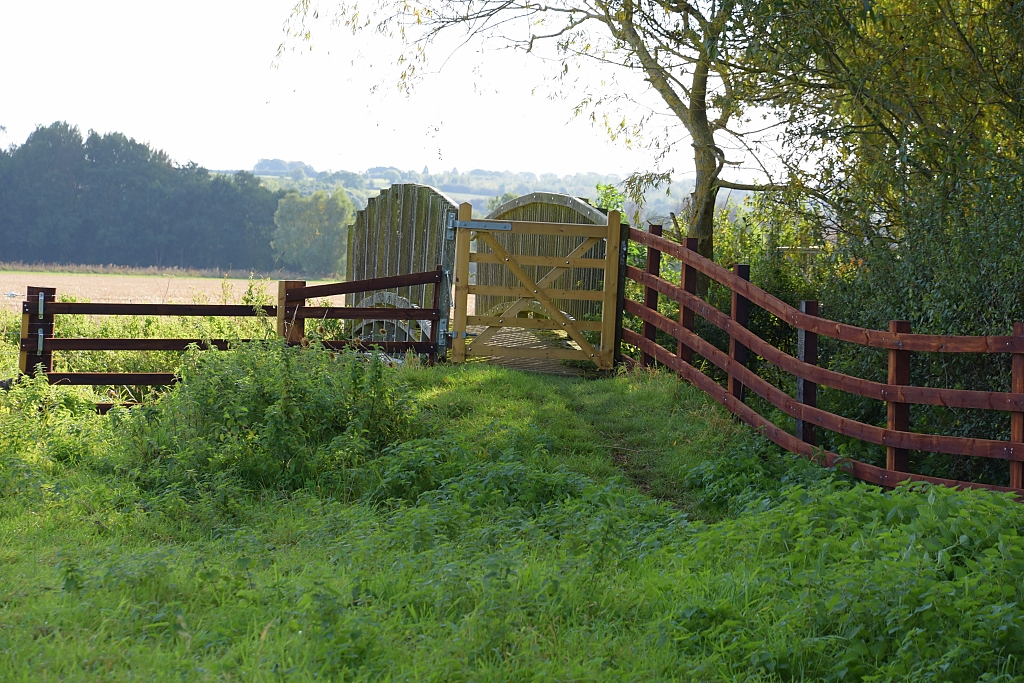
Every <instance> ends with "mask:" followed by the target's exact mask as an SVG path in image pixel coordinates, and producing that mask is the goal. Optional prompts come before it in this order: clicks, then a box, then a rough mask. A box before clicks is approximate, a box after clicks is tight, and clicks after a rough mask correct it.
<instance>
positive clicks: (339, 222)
mask: <svg viewBox="0 0 1024 683" xmlns="http://www.w3.org/2000/svg"><path fill="white" fill-rule="evenodd" d="M354 220H355V210H354V209H353V207H352V201H351V200H350V199H349V198H348V195H347V194H345V193H344V192H339V191H335V192H334V193H333V194H330V195H329V194H327V192H324V191H323V190H320V191H318V192H314V193H313V194H312V195H310V196H308V197H301V196H299V194H298V193H295V192H289V193H288V194H286V195H285V196H284V197H282V198H281V201H279V202H278V204H277V211H276V212H275V213H274V224H275V225H276V226H277V229H276V230H274V233H273V235H271V237H272V238H273V241H272V242H271V243H270V246H271V247H273V248H274V249H275V250H276V251H278V252H280V254H281V259H282V260H283V261H284V262H285V263H286V264H288V265H290V266H292V267H293V268H295V269H297V270H302V271H304V272H307V273H314V274H317V275H331V274H334V273H344V272H345V268H344V263H345V256H346V253H345V247H346V244H347V235H348V226H350V225H351V224H352V222H353V221H354Z"/></svg>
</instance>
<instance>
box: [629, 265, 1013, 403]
mask: <svg viewBox="0 0 1024 683" xmlns="http://www.w3.org/2000/svg"><path fill="white" fill-rule="evenodd" d="M626 276H627V277H628V278H629V279H631V280H634V281H635V282H638V283H640V284H642V285H644V286H645V287H650V288H651V289H654V290H657V291H658V293H659V294H662V295H663V296H666V297H668V298H670V299H672V300H673V301H677V302H679V304H680V305H682V306H685V307H686V308H688V309H690V310H691V311H693V312H694V313H696V314H697V315H699V316H701V317H702V318H704V319H705V320H707V321H708V322H710V323H711V324H712V325H714V326H715V327H717V328H719V329H721V330H723V331H725V332H727V333H728V334H730V335H732V336H733V337H735V338H736V340H737V341H738V342H740V343H741V344H743V345H744V346H746V347H747V348H748V349H750V350H751V351H753V352H754V353H755V354H757V355H758V356H761V357H762V358H764V359H765V360H766V361H768V362H769V363H771V364H772V365H774V366H775V367H777V368H779V369H781V370H784V371H786V372H788V373H789V374H791V375H795V376H797V377H801V378H803V379H806V380H807V381H809V382H814V383H815V384H821V385H823V386H827V387H831V388H832V389H838V390H840V391H845V392H846V393H849V394H857V395H858V396H864V397H866V398H873V399H877V400H879V401H898V402H900V403H916V404H920V405H933V406H946V407H947V408H976V409H979V410H1005V411H1022V412H1024V394H1009V393H1002V392H997V391H968V390H964V389H938V388H934V387H914V386H905V385H894V384H882V383H881V382H872V381H871V380H867V379H860V378H859V377H852V376H850V375H844V374H843V373H841V372H835V371H834V370H829V369H827V368H822V367H819V366H817V365H810V364H809V363H804V362H803V361H801V360H799V359H797V358H794V357H793V356H790V355H789V354H787V353H785V352H783V351H780V350H779V349H777V348H775V347H774V346H772V345H771V344H769V343H768V342H766V341H764V340H763V339H761V338H760V337H758V336H757V335H756V334H754V333H753V332H751V331H750V330H748V329H747V328H745V327H743V326H741V325H737V324H736V323H735V321H733V319H732V318H730V317H729V316H728V315H726V314H725V313H722V312H721V311H720V310H718V309H717V308H715V307H714V306H712V305H711V304H709V303H707V302H706V301H704V300H703V299H700V298H698V297H696V296H694V295H693V294H690V293H689V292H686V291H684V290H682V289H680V288H679V287H676V286H675V285H673V284H672V283H670V282H668V281H666V280H663V279H661V278H659V277H656V276H653V275H651V274H649V273H645V272H644V271H642V270H640V269H639V268H634V267H633V266H627V272H626ZM631 305H637V306H638V305H640V304H639V303H637V302H630V303H627V304H626V307H627V309H629V307H630V306H631ZM629 312H630V313H634V311H633V310H629ZM634 315H640V314H639V313H634ZM665 331H666V332H668V330H665ZM669 334H673V333H672V332H669ZM673 336H675V335H674V334H673Z"/></svg>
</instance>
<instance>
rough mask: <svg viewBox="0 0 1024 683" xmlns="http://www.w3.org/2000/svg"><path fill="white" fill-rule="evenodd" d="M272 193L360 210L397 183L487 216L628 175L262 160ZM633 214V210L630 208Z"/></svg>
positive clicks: (650, 204)
mask: <svg viewBox="0 0 1024 683" xmlns="http://www.w3.org/2000/svg"><path fill="white" fill-rule="evenodd" d="M252 173H253V175H256V176H258V177H259V178H260V179H261V181H262V182H263V184H264V186H266V187H267V188H268V189H270V190H295V191H297V192H299V193H300V194H304V195H309V194H312V193H313V192H316V191H318V190H327V191H329V192H331V191H334V190H335V189H337V188H342V189H344V190H345V191H346V192H347V193H348V195H349V196H350V197H351V198H352V201H353V203H355V205H356V207H357V208H364V207H365V206H366V200H367V199H368V198H369V197H371V196H376V195H377V193H378V192H379V191H380V190H382V189H384V188H386V187H390V186H391V185H392V184H395V183H420V184H422V185H430V186H431V187H436V188H437V189H439V190H441V191H442V192H444V193H446V194H448V195H449V196H450V197H451V198H452V199H454V200H456V201H460V202H469V203H470V204H472V205H473V209H474V212H475V213H479V214H486V213H487V202H488V200H490V199H491V198H493V197H499V196H501V195H503V194H506V193H508V194H514V195H517V196H518V195H524V194H529V193H530V192H559V193H562V194H568V195H572V196H574V197H583V198H586V199H592V198H594V197H595V196H596V194H597V192H596V187H597V185H598V184H599V183H600V184H602V185H615V186H620V187H621V184H622V181H623V180H624V176H620V175H616V174H609V175H602V174H600V173H576V174H573V175H565V176H559V175H556V174H554V173H544V174H541V175H537V174H536V173H528V172H527V173H513V172H511V171H488V170H484V169H473V170H471V171H467V172H465V173H460V172H459V170H458V169H452V170H451V171H438V172H435V173H431V172H430V171H429V169H427V168H424V169H423V171H421V172H418V173H417V172H416V171H403V170H401V169H399V168H395V167H394V166H375V167H373V168H369V169H367V170H366V171H365V172H362V173H359V172H353V171H333V172H332V171H320V172H318V171H316V170H315V169H314V168H313V167H312V166H310V165H309V164H306V163H304V162H301V161H283V160H281V159H260V161H259V162H258V163H257V164H256V165H255V166H254V167H253V169H252ZM692 187H693V185H692V182H691V181H689V180H681V181H676V182H674V183H672V184H671V185H670V186H669V187H662V188H660V189H657V190H652V191H650V192H648V193H647V196H646V201H645V203H644V208H643V211H642V212H641V218H642V219H643V220H655V221H658V220H663V221H667V220H668V215H669V213H670V212H676V213H680V210H681V208H682V205H683V202H684V200H685V198H686V195H687V194H689V192H690V191H691V189H692ZM745 196H746V193H743V192H733V193H731V194H730V193H728V192H723V193H721V195H720V198H719V205H720V206H722V207H724V206H725V205H726V202H727V201H729V200H730V199H731V200H732V201H733V203H735V204H740V203H742V202H743V199H744V198H745ZM627 211H629V212H630V213H632V207H629V206H627Z"/></svg>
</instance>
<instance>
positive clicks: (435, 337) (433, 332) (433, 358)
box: [427, 264, 448, 365]
mask: <svg viewBox="0 0 1024 683" xmlns="http://www.w3.org/2000/svg"><path fill="white" fill-rule="evenodd" d="M437 279H438V282H435V283H434V299H433V303H432V306H433V308H434V310H435V311H437V312H438V315H437V320H435V321H433V322H432V323H431V324H430V343H431V344H433V345H434V350H433V351H432V352H431V353H430V354H429V355H428V356H427V359H428V362H429V363H430V364H431V365H433V364H434V363H436V362H437V356H438V351H439V350H440V348H439V347H438V345H437V344H438V342H439V341H440V339H441V335H440V329H439V328H440V326H441V318H446V319H447V317H448V311H445V312H444V313H443V314H442V313H441V287H442V286H443V285H444V270H442V268H441V265H440V264H438V266H437Z"/></svg>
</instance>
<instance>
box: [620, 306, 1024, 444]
mask: <svg viewBox="0 0 1024 683" xmlns="http://www.w3.org/2000/svg"><path fill="white" fill-rule="evenodd" d="M629 303H632V304H633V306H632V310H631V311H630V312H631V313H634V315H637V316H638V317H640V318H642V319H649V320H650V321H651V322H654V323H655V324H656V325H657V326H658V328H659V329H661V330H664V331H665V332H668V333H669V334H670V335H672V336H674V337H676V338H680V337H682V338H683V339H684V340H685V341H686V343H687V344H689V345H690V346H692V347H693V349H694V350H695V351H696V352H697V353H699V354H700V355H702V356H704V358H706V359H707V360H708V361H709V362H711V363H713V364H714V365H716V366H718V367H719V368H720V369H722V370H724V371H725V372H726V373H728V374H730V375H736V377H737V379H738V380H739V381H740V382H742V383H743V384H744V385H745V386H746V387H747V388H749V389H750V390H751V391H753V392H754V393H755V394H757V395H758V396H760V397H761V398H763V399H765V400H766V401H768V402H769V403H771V404H772V405H774V406H775V407H776V408H778V409H779V410H782V411H783V412H785V413H786V414H787V415H789V416H791V417H795V418H799V419H801V420H807V421H809V422H813V423H814V424H816V425H818V426H819V427H824V428H825V429H828V430H830V431H833V432H839V433H840V434H843V435H844V436H849V437H852V438H854V439H860V440H861V441H867V442H870V443H874V444H878V445H881V446H886V447H889V446H892V447H894V448H904V449H907V450H914V451H928V452H931V453H950V454H954V455H970V456H975V457H980V458H994V459H997V460H1014V461H1024V446H1022V445H1021V444H1014V443H1011V442H1009V441H995V440H989V439H968V438H963V437H958V436H935V435H931V434H915V433H913V432H905V431H898V430H891V429H883V428H881V427H876V426H874V425H868V424H864V423H863V422H857V421H856V420H850V419H847V418H845V417H841V416H839V415H834V414H832V413H829V412H827V411H824V410H821V409H820V408H812V407H811V406H805V405H801V404H800V403H798V402H797V401H795V400H794V399H793V398H792V397H791V396H789V395H788V394H786V392H784V391H782V390H781V389H778V388H777V387H774V386H772V385H771V384H769V383H768V382H766V381H765V380H764V379H762V378H760V377H758V376H757V375H756V374H755V373H754V372H752V371H750V370H749V369H747V368H746V367H744V366H742V365H740V364H739V363H736V362H735V361H734V360H733V359H732V358H730V357H729V356H728V355H726V354H725V353H722V351H720V350H718V349H717V348H716V347H715V346H713V345H712V344H710V343H709V342H706V341H704V340H703V339H701V338H700V337H699V336H697V335H695V334H693V333H691V332H689V331H688V330H684V329H683V328H682V327H680V326H679V323H677V322H676V321H675V320H671V319H669V318H667V317H665V316H663V315H661V314H660V313H657V312H655V311H651V310H648V309H646V308H644V307H643V306H641V305H640V304H637V303H636V302H627V304H629ZM636 336H639V335H636ZM623 339H625V337H623ZM641 339H642V337H641ZM644 341H645V342H647V343H648V344H650V341H649V340H646V339H645V340H644ZM630 343H633V342H630ZM733 398H734V400H735V397H733Z"/></svg>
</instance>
